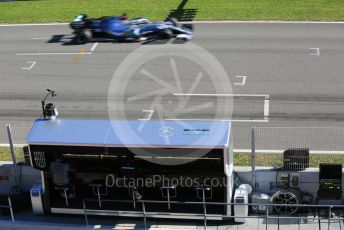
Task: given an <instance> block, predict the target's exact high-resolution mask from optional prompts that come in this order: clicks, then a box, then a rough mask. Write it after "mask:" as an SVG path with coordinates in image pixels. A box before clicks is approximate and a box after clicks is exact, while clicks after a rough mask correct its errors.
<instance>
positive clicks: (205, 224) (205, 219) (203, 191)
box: [202, 190, 207, 230]
mask: <svg viewBox="0 0 344 230" xmlns="http://www.w3.org/2000/svg"><path fill="white" fill-rule="evenodd" d="M204 193H205V190H202V194H203V214H204V230H207V205H206V204H205V194H204Z"/></svg>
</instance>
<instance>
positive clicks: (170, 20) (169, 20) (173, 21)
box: [166, 17, 179, 27]
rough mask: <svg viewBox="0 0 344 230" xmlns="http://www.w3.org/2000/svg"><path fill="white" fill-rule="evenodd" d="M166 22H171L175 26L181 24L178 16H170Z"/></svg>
mask: <svg viewBox="0 0 344 230" xmlns="http://www.w3.org/2000/svg"><path fill="white" fill-rule="evenodd" d="M166 22H171V23H172V24H173V25H174V26H175V27H178V26H179V23H178V20H177V19H176V18H172V17H170V18H168V19H166Z"/></svg>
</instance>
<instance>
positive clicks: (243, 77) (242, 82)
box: [234, 76, 247, 86]
mask: <svg viewBox="0 0 344 230" xmlns="http://www.w3.org/2000/svg"><path fill="white" fill-rule="evenodd" d="M235 77H236V78H241V82H235V83H234V85H239V86H244V85H245V83H246V78H247V77H246V76H235Z"/></svg>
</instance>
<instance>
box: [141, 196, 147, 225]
mask: <svg viewBox="0 0 344 230" xmlns="http://www.w3.org/2000/svg"><path fill="white" fill-rule="evenodd" d="M142 211H143V224H144V227H145V229H147V218H146V207H145V202H143V201H142Z"/></svg>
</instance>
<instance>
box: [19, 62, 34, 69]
mask: <svg viewBox="0 0 344 230" xmlns="http://www.w3.org/2000/svg"><path fill="white" fill-rule="evenodd" d="M26 63H28V64H30V66H29V67H23V68H22V69H24V70H30V69H32V68H33V67H34V66H35V65H36V63H37V62H35V61H28V62H26Z"/></svg>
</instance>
